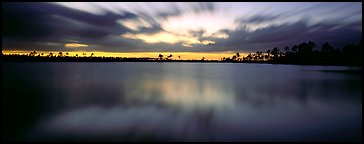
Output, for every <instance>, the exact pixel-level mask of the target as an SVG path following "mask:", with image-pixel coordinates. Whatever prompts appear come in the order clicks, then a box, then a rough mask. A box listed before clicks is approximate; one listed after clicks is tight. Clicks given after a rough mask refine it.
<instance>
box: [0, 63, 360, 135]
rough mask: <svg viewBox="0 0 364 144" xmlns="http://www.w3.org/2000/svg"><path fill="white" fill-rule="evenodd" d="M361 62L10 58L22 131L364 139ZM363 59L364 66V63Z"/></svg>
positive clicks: (7, 113) (8, 83) (11, 98)
mask: <svg viewBox="0 0 364 144" xmlns="http://www.w3.org/2000/svg"><path fill="white" fill-rule="evenodd" d="M356 69H359V68H356V67H344V66H299V65H271V64H244V63H158V62H155V63H154V62H149V63H148V62H147V63H142V62H140V63H137V62H130V63H128V62H124V63H117V62H116V63H112V62H110V63H91V62H88V63H78V62H75V63H31V62H29V63H2V131H3V138H4V139H5V140H17V141H362V75H361V74H360V72H354V73H353V72H351V71H350V70H356ZM360 69H361V68H360Z"/></svg>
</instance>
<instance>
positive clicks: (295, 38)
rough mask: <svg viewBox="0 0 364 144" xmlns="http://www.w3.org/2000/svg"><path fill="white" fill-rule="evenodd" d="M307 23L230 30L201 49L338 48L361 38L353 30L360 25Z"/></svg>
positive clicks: (359, 32) (357, 23)
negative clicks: (307, 45)
mask: <svg viewBox="0 0 364 144" xmlns="http://www.w3.org/2000/svg"><path fill="white" fill-rule="evenodd" d="M307 23H308V22H307V21H306V20H305V19H303V20H300V21H298V22H296V23H291V24H288V23H286V24H282V25H279V26H274V25H273V26H269V27H266V28H263V29H259V30H256V31H254V32H249V31H247V29H244V28H242V29H238V30H235V31H230V32H229V33H228V35H229V38H228V39H225V40H216V44H215V45H213V48H202V49H206V50H210V51H228V50H232V51H243V52H254V51H256V50H263V51H265V50H268V49H272V48H273V47H280V48H283V47H285V46H293V45H295V44H299V43H302V42H305V41H313V42H316V43H317V45H318V46H319V47H320V46H321V44H322V43H324V42H329V43H331V44H332V45H334V46H336V47H337V48H340V47H342V46H344V45H345V44H347V43H357V42H359V40H361V39H362V36H361V33H362V32H361V31H359V30H358V29H355V27H359V25H361V22H356V23H352V24H349V25H346V26H342V27H338V26H339V25H335V24H325V23H318V24H316V25H313V26H308V24H307ZM335 28H336V29H335ZM219 48H220V49H219Z"/></svg>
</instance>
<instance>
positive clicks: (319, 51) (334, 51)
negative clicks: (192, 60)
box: [221, 40, 362, 66]
mask: <svg viewBox="0 0 364 144" xmlns="http://www.w3.org/2000/svg"><path fill="white" fill-rule="evenodd" d="M221 61H227V62H229V61H230V62H248V63H281V64H313V65H314V64H319V65H357V66H361V64H362V41H361V40H360V42H359V43H358V44H357V45H355V44H347V45H346V46H344V47H343V48H334V47H333V46H331V45H330V44H329V43H327V42H326V43H324V44H323V45H322V46H321V48H319V47H317V45H316V44H315V43H314V42H312V41H308V42H303V43H300V44H296V45H293V46H292V47H288V46H286V47H284V48H283V49H282V50H281V49H279V48H278V47H274V48H273V49H269V50H267V51H266V52H262V51H256V52H255V53H249V54H248V55H247V56H245V57H241V55H240V53H236V54H234V55H233V56H232V57H231V58H230V57H227V58H225V57H223V58H221Z"/></svg>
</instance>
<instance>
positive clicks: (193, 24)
mask: <svg viewBox="0 0 364 144" xmlns="http://www.w3.org/2000/svg"><path fill="white" fill-rule="evenodd" d="M361 39H362V2H322V3H319V2H32V3H27V2H21V3H12V2H4V3H2V50H3V51H33V50H36V51H70V52H77V51H87V52H93V51H94V52H104V53H133V52H139V53H153V55H154V53H159V52H165V53H168V52H174V53H176V52H179V53H187V54H192V53H205V54H208V53H210V54H211V53H220V54H230V53H235V52H241V53H249V52H256V51H258V50H259V51H266V50H268V49H272V48H274V47H278V48H280V49H283V47H285V46H289V47H290V46H293V45H295V44H299V43H302V42H307V41H313V42H315V43H316V44H317V45H318V46H319V47H320V46H321V45H322V44H323V43H324V42H329V43H330V44H331V45H333V46H334V47H342V46H344V45H345V44H347V43H358V42H359V41H360V40H361Z"/></svg>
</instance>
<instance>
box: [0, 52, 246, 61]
mask: <svg viewBox="0 0 364 144" xmlns="http://www.w3.org/2000/svg"><path fill="white" fill-rule="evenodd" d="M2 52H3V53H4V54H20V55H23V54H29V53H30V52H33V51H19V50H3V51H2ZM62 52H63V53H67V52H68V56H76V54H77V55H78V56H80V57H82V56H86V57H89V56H90V55H91V54H92V53H94V55H93V57H103V56H104V57H128V58H131V57H133V58H141V57H150V58H158V56H159V54H162V55H163V57H164V58H166V57H167V56H169V55H170V54H172V59H175V60H201V59H202V58H203V57H205V59H206V60H220V59H221V58H223V57H230V58H231V57H232V56H233V55H235V54H236V52H230V51H227V52H102V51H62ZM37 53H38V54H42V53H43V55H41V56H47V55H48V54H49V53H53V54H58V53H59V51H37ZM83 53H85V55H83ZM240 55H241V57H243V56H245V55H246V54H245V53H240Z"/></svg>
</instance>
